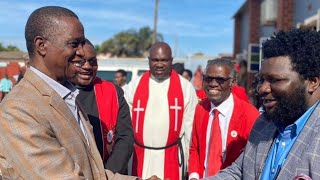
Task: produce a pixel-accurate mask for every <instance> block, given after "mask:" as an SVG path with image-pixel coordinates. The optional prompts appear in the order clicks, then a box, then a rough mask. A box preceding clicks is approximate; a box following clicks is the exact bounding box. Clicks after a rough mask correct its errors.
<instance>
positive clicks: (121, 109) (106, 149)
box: [70, 40, 134, 174]
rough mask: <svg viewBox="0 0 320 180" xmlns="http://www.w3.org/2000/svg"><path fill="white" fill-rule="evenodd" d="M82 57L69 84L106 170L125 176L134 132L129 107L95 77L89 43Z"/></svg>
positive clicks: (120, 93)
mask: <svg viewBox="0 0 320 180" xmlns="http://www.w3.org/2000/svg"><path fill="white" fill-rule="evenodd" d="M83 49H84V52H85V57H84V58H83V59H82V60H79V61H78V62H74V63H73V64H74V65H75V66H77V67H78V68H79V73H77V74H76V75H75V76H73V77H72V78H71V79H70V81H71V82H72V83H73V84H74V85H75V86H76V87H77V88H78V89H79V91H80V92H79V95H78V96H77V100H79V101H80V103H81V104H82V107H83V108H84V111H85V112H86V114H87V115H88V117H89V120H90V123H91V125H92V126H93V133H94V137H95V140H96V144H97V147H98V150H99V152H100V155H101V157H102V159H103V161H104V164H105V167H106V168H107V169H109V170H111V171H112V172H114V173H120V174H126V173H127V167H128V161H129V158H130V156H131V154H132V151H133V140H134V139H133V130H132V123H131V117H130V111H129V106H128V104H127V101H126V100H125V99H124V97H123V90H122V88H120V87H119V86H116V85H114V84H113V83H112V82H109V81H105V80H102V79H100V78H99V77H97V76H96V74H97V70H98V63H97V57H96V52H95V50H94V47H93V45H92V44H91V43H90V41H89V40H87V41H86V44H85V45H84V47H83Z"/></svg>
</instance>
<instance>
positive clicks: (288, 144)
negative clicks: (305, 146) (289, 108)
mask: <svg viewBox="0 0 320 180" xmlns="http://www.w3.org/2000/svg"><path fill="white" fill-rule="evenodd" d="M318 103H319V101H317V103H315V104H314V105H313V106H312V107H310V108H309V109H308V110H307V111H306V112H305V113H304V114H303V115H302V116H301V117H300V118H299V119H298V120H297V121H296V122H295V123H293V124H291V125H289V126H287V127H286V128H284V127H281V126H277V128H278V135H277V137H276V139H275V140H274V141H273V145H272V147H271V149H270V151H269V155H268V157H267V160H266V163H265V166H264V169H263V172H262V175H261V180H271V179H276V178H277V175H278V173H279V171H280V169H281V167H282V166H283V164H284V162H285V161H286V158H287V156H288V154H289V152H290V150H291V148H292V146H293V145H294V142H295V141H296V139H297V137H298V136H299V134H300V132H301V130H302V129H303V127H304V125H305V124H306V122H307V121H308V119H309V117H310V115H311V113H312V112H313V110H314V109H315V107H316V106H317V104H318Z"/></svg>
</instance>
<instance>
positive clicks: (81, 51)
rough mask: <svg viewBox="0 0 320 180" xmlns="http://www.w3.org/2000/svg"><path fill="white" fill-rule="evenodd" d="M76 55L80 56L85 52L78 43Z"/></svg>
mask: <svg viewBox="0 0 320 180" xmlns="http://www.w3.org/2000/svg"><path fill="white" fill-rule="evenodd" d="M76 55H77V56H80V57H84V56H85V52H84V49H83V45H80V46H79V48H78V49H77V51H76Z"/></svg>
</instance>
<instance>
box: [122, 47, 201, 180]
mask: <svg viewBox="0 0 320 180" xmlns="http://www.w3.org/2000/svg"><path fill="white" fill-rule="evenodd" d="M148 58H149V67H150V71H148V72H146V73H144V74H143V75H142V76H141V77H139V78H138V79H136V80H133V81H132V82H131V83H129V84H128V88H127V89H126V90H125V95H126V99H127V101H128V103H129V106H130V108H131V110H132V116H131V117H132V123H133V130H134V137H135V145H134V149H135V151H134V156H133V169H132V173H133V175H137V176H138V177H140V178H146V177H149V176H151V175H153V174H155V175H157V176H158V177H159V178H161V179H163V178H170V179H171V180H179V179H182V176H184V173H183V172H186V171H185V167H186V162H187V160H188V155H189V153H188V152H189V146H190V137H191V130H192V122H193V116H194V110H195V106H196V104H197V96H196V93H195V90H194V88H193V86H192V84H191V83H190V82H189V81H188V80H186V79H185V78H183V77H182V76H180V75H179V74H178V73H176V72H175V71H173V70H172V60H173V58H172V54H171V48H170V47H169V45H168V44H166V43H164V42H157V43H155V44H153V45H152V47H151V48H150V51H149V57H148Z"/></svg>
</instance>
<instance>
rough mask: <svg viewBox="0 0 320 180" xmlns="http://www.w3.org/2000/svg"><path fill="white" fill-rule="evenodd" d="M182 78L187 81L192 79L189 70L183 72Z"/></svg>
mask: <svg viewBox="0 0 320 180" xmlns="http://www.w3.org/2000/svg"><path fill="white" fill-rule="evenodd" d="M182 76H183V77H184V78H186V79H187V80H188V81H191V79H192V72H191V71H190V70H189V69H185V70H183V73H182Z"/></svg>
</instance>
